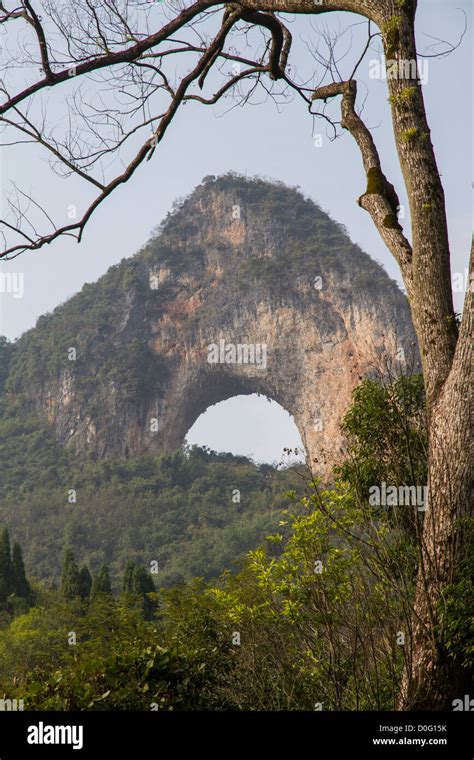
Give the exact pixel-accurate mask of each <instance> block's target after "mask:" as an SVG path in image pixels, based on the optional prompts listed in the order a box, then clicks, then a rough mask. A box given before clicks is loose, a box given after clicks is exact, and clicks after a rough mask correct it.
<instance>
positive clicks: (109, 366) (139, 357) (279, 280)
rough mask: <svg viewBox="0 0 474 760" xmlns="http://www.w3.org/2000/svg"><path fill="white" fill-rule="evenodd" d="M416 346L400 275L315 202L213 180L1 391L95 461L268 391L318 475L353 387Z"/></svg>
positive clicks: (26, 349)
mask: <svg viewBox="0 0 474 760" xmlns="http://www.w3.org/2000/svg"><path fill="white" fill-rule="evenodd" d="M414 346H415V338H414V333H413V328H412V325H411V321H410V316H409V309H408V305H407V302H406V299H405V297H404V296H403V295H402V293H401V292H400V291H399V289H398V288H397V286H396V284H395V283H394V282H392V281H391V280H390V279H389V278H388V276H387V275H386V274H385V273H384V271H383V270H382V269H381V267H380V266H379V265H377V264H376V263H375V262H374V261H372V260H371V259H370V258H369V257H368V256H367V255H366V254H365V253H364V252H363V251H361V250H360V249H359V248H358V247H357V246H355V245H353V244H352V243H351V242H350V240H349V239H348V237H347V235H346V234H345V232H344V230H343V229H342V228H341V227H340V226H339V225H337V224H336V223H335V222H333V221H332V220H331V219H329V217H328V216H327V215H326V214H324V213H323V212H322V211H321V210H320V209H319V208H318V207H317V206H315V205H314V204H313V203H312V202H310V201H308V200H305V199H304V198H303V197H302V196H301V195H300V194H299V193H298V192H297V191H295V190H293V189H290V188H286V187H284V186H283V185H278V184H271V183H267V182H263V181H261V180H245V179H242V178H239V177H234V176H225V177H221V178H219V179H217V180H215V179H214V178H206V180H205V181H203V184H202V185H200V186H199V187H198V188H197V189H196V190H195V191H194V193H193V194H192V195H191V196H190V198H188V199H187V200H186V201H185V202H183V203H182V204H181V205H180V207H178V208H177V209H176V210H175V212H174V213H173V214H171V215H169V217H168V218H167V219H166V220H165V222H164V223H163V224H162V226H161V228H160V230H159V231H158V233H157V235H156V236H154V237H153V238H152V239H151V240H150V241H149V242H148V243H147V244H146V245H145V246H144V248H143V249H142V250H141V251H140V252H139V253H138V254H136V255H135V256H134V257H133V258H130V259H126V260H124V261H123V262H122V263H121V264H120V265H117V266H115V267H112V268H111V269H110V270H109V271H108V272H107V274H106V275H104V277H102V278H101V279H100V280H99V281H98V282H97V283H95V284H94V285H86V286H85V287H84V288H83V290H82V291H81V293H79V294H78V295H77V296H75V297H74V298H72V299H71V300H70V301H68V302H67V303H66V304H64V305H63V306H61V307H59V308H58V309H56V310H55V311H54V312H53V314H51V315H48V316H46V317H43V318H41V319H40V320H39V322H38V325H37V326H36V328H35V329H34V330H31V331H30V332H29V333H27V334H26V335H25V336H24V337H23V338H22V339H21V340H20V342H19V344H18V346H17V348H16V351H15V356H14V359H13V362H12V368H11V371H10V377H9V379H8V381H7V392H8V393H9V394H10V395H11V396H12V397H14V398H15V399H16V400H17V401H19V402H20V403H23V404H24V405H25V407H26V408H27V409H28V410H30V411H34V412H36V413H41V414H46V415H47V416H48V418H49V419H50V420H51V421H52V422H53V423H54V425H55V428H56V431H57V436H58V438H59V440H60V441H61V442H63V443H64V444H65V445H67V446H69V447H73V448H74V449H75V450H76V451H77V452H78V453H91V454H93V455H95V456H98V457H103V456H107V455H112V454H113V455H117V454H118V455H123V456H128V455H130V454H137V453H140V452H142V451H144V450H146V449H150V448H152V449H174V448H177V447H179V446H180V445H181V444H182V443H183V440H184V437H185V435H186V433H187V432H188V430H189V428H190V427H191V425H192V424H193V423H194V421H195V420H196V419H197V417H198V416H199V415H200V414H201V413H202V412H204V411H205V410H206V408H207V407H208V406H210V405H212V404H215V403H217V402H219V401H222V400H224V399H226V398H229V397H231V396H234V395H237V394H242V393H243V394H245V393H256V392H257V393H261V394H264V395H266V396H268V397H270V398H272V399H274V400H276V401H278V402H279V403H280V404H281V405H282V406H283V407H284V408H285V409H287V411H288V412H290V413H291V414H292V415H293V417H294V419H295V422H296V425H297V426H298V429H299V431H300V433H301V436H302V439H303V441H304V443H305V445H306V448H307V452H308V454H309V456H310V457H311V459H313V460H317V461H318V464H317V465H316V470H318V467H319V469H320V470H321V471H323V472H324V471H325V470H326V469H327V468H328V466H329V465H330V464H331V463H332V462H333V461H334V460H335V459H336V458H337V454H338V451H339V448H340V444H341V440H340V431H339V425H340V420H341V417H342V415H343V414H344V412H345V410H346V409H347V407H348V405H349V403H350V397H351V392H352V390H353V388H354V387H355V385H356V384H357V383H358V382H359V380H360V378H361V377H362V376H364V375H367V374H371V373H372V372H374V371H376V370H377V369H379V368H380V367H381V365H382V363H383V362H385V361H390V362H393V361H395V363H396V364H397V365H399V364H400V363H401V364H403V363H404V361H405V360H406V359H408V358H409V357H412V356H413V355H414V353H415V348H414ZM245 423H246V421H245V420H242V424H245ZM249 423H250V421H249Z"/></svg>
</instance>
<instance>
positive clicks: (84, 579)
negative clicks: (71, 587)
mask: <svg viewBox="0 0 474 760" xmlns="http://www.w3.org/2000/svg"><path fill="white" fill-rule="evenodd" d="M91 589H92V576H91V574H90V572H89V568H88V567H87V565H82V567H81V569H80V571H79V595H80V597H81V599H83V600H84V601H87V599H89V597H90V594H91Z"/></svg>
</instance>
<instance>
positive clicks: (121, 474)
mask: <svg viewBox="0 0 474 760" xmlns="http://www.w3.org/2000/svg"><path fill="white" fill-rule="evenodd" d="M0 458H1V461H2V478H1V485H0V525H2V524H3V525H4V526H6V527H8V529H9V530H10V531H11V533H12V535H14V536H15V538H16V539H18V540H19V541H20V542H21V543H22V544H23V546H24V551H25V561H26V564H27V567H28V571H29V573H30V574H31V575H33V576H34V577H37V578H41V579H44V580H47V581H49V582H53V581H57V580H58V578H59V574H60V566H61V554H62V551H63V548H64V547H65V546H70V547H72V548H73V549H74V551H75V552H76V553H77V555H78V557H79V558H80V560H81V561H84V562H87V563H89V564H90V566H91V568H92V569H94V570H95V569H97V568H98V567H99V566H100V565H101V564H102V563H104V562H105V563H107V564H108V565H109V568H110V573H111V578H112V583H113V585H116V582H117V577H118V575H119V574H120V573H121V572H122V569H123V566H124V565H125V563H126V562H127V561H128V560H129V559H132V560H135V561H137V562H140V563H143V564H145V565H146V566H147V567H148V566H150V563H151V562H153V563H155V564H154V565H153V566H154V567H155V568H156V563H158V572H157V575H156V578H157V580H158V582H159V583H160V585H169V584H173V583H176V582H178V581H180V580H188V579H190V578H192V577H194V576H202V577H204V578H206V579H209V578H212V577H216V576H217V575H219V574H220V573H221V572H223V571H224V570H225V569H230V568H235V567H236V562H237V561H238V559H239V558H240V557H241V556H242V555H243V554H245V552H247V551H248V550H249V549H252V548H254V547H255V546H257V544H258V543H259V542H261V541H262V540H263V539H264V537H265V535H266V534H267V533H269V532H271V531H272V530H273V529H274V528H275V526H276V525H277V524H278V520H279V517H280V512H281V509H282V508H285V507H286V506H288V503H289V499H288V497H287V496H285V494H286V492H287V491H288V490H290V489H293V488H294V487H295V486H297V485H298V483H300V482H301V481H300V479H299V478H298V476H297V472H296V471H292V470H284V469H283V470H277V469H275V468H274V467H271V466H269V465H260V466H257V465H255V464H254V463H253V462H251V461H250V460H248V459H246V458H245V457H236V456H233V455H231V454H217V453H216V452H212V451H209V450H206V449H201V448H190V449H189V450H187V451H178V452H175V453H170V454H166V455H152V454H149V455H145V456H142V457H139V458H133V459H129V460H127V461H117V460H111V459H109V460H103V461H99V462H94V461H88V462H78V461H76V460H75V459H74V458H73V456H71V455H70V454H69V453H68V452H67V451H66V450H64V448H63V447H61V446H60V445H59V444H58V443H57V442H56V440H55V438H54V435H53V432H52V430H51V427H50V426H48V425H47V423H45V422H44V421H40V420H38V419H35V418H27V419H25V418H24V417H23V416H20V414H19V413H17V412H15V410H14V409H12V408H10V407H7V406H6V405H4V407H3V415H2V417H1V418H0Z"/></svg>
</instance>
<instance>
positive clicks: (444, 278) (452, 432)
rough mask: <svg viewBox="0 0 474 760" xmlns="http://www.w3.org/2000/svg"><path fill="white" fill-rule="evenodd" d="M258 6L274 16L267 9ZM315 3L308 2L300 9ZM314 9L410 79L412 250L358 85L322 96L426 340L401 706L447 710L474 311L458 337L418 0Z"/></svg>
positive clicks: (406, 114)
mask: <svg viewBox="0 0 474 760" xmlns="http://www.w3.org/2000/svg"><path fill="white" fill-rule="evenodd" d="M255 5H256V6H258V7H259V8H261V9H265V8H268V9H270V8H269V5H268V4H266V3H263V4H260V3H255ZM270 5H271V4H270ZM290 6H291V8H290ZM294 6H295V4H291V3H289V4H288V8H287V9H288V10H296V8H295V7H294ZM307 6H308V4H307V3H301V4H300V6H299V8H300V12H304V10H305V9H307ZM316 6H317V10H316V12H318V13H319V12H322V13H324V12H327V11H333V10H346V11H347V10H349V11H354V12H356V13H360V14H362V15H364V16H366V17H368V18H370V19H371V20H372V21H374V22H375V23H376V24H377V25H378V27H379V28H380V30H381V32H382V38H383V42H384V50H385V55H386V59H387V65H389V64H388V62H389V61H394V64H393V66H394V70H395V71H403V70H404V71H407V72H409V74H408V76H400V75H398V76H393V77H391V78H390V77H389V76H387V82H388V89H389V96H390V103H391V108H392V123H393V131H394V137H395V141H396V146H397V151H398V156H399V160H400V165H401V168H402V173H403V178H404V182H405V186H406V190H407V195H408V200H409V205H410V215H411V228H412V242H411V243H409V241H408V240H407V239H406V238H405V236H404V234H403V230H402V228H401V226H400V224H399V223H398V220H397V219H396V216H395V212H396V209H395V206H396V204H397V201H398V198H397V196H396V193H395V191H394V188H393V186H392V185H391V184H390V182H389V181H388V180H387V178H386V177H385V175H384V173H383V169H382V165H381V161H380V157H379V155H378V152H377V148H376V146H375V143H374V141H373V138H372V136H371V133H370V132H369V130H368V129H367V128H366V126H365V124H364V123H363V122H362V120H361V119H360V118H359V116H358V115H357V113H356V111H355V99H356V93H357V85H356V83H355V82H354V81H353V80H351V81H350V82H340V83H335V84H333V85H328V86H327V87H322V88H320V89H319V90H317V91H316V92H315V94H314V98H315V99H319V98H324V99H327V98H328V97H332V96H335V95H342V126H343V127H344V128H345V129H347V130H349V131H350V132H351V134H352V135H353V137H354V139H355V140H356V142H357V144H358V147H359V149H360V152H361V155H362V159H363V163H364V168H365V170H366V173H367V180H368V181H367V189H366V192H365V193H364V194H363V195H362V196H361V197H360V198H359V204H360V205H361V206H362V207H363V208H364V209H365V210H367V211H368V212H369V213H370V215H371V217H372V219H373V221H374V224H375V225H376V227H377V229H378V230H379V232H380V234H381V236H382V238H383V239H384V241H385V243H386V244H387V246H388V248H389V249H390V251H391V252H392V254H393V255H394V256H395V258H396V259H397V261H398V263H399V266H400V269H401V272H402V276H403V279H404V283H405V286H406V289H407V294H408V299H409V302H410V308H411V313H412V318H413V323H414V326H415V330H416V334H417V338H418V343H419V348H420V353H421V359H422V366H423V374H424V379H425V385H426V393H427V407H428V408H427V412H428V426H429V430H428V432H429V448H428V470H429V475H428V503H427V504H426V511H425V513H424V522H423V527H422V531H421V540H420V546H419V570H418V578H417V586H416V593H415V598H414V602H413V615H412V620H411V621H410V631H408V632H407V633H408V635H407V637H406V638H407V640H408V642H409V643H408V644H407V652H406V664H405V669H404V673H403V678H402V683H401V688H400V696H399V708H400V709H449V708H451V705H452V700H453V699H454V698H456V697H462V696H463V694H464V691H463V689H465V688H466V685H465V675H464V671H463V669H462V668H461V667H460V666H457V665H456V664H455V663H454V662H453V661H450V660H449V658H448V656H447V652H446V647H445V641H444V634H443V630H442V626H441V623H440V620H441V618H440V612H441V608H442V605H443V603H444V601H445V593H446V589H447V587H448V586H449V584H450V583H452V581H453V580H454V579H455V577H456V571H457V568H458V567H459V564H460V563H461V561H462V560H463V558H464V554H465V549H464V546H465V541H464V540H463V529H462V524H463V521H462V520H461V518H463V517H464V516H466V515H467V514H468V513H469V510H470V507H469V496H470V489H471V484H472V478H471V475H472V473H471V469H470V466H469V424H468V421H469V414H468V411H469V335H470V330H471V327H472V311H471V309H472V304H471V301H470V294H469V292H468V293H467V295H466V305H465V310H464V315H463V322H462V326H461V329H460V330H459V331H458V326H457V323H456V317H455V313H454V309H453V299H452V287H451V273H450V250H449V241H448V232H447V221H446V207H445V198H444V192H443V187H442V184H441V179H440V175H439V171H438V167H437V164H436V158H435V154H434V150H433V145H432V143H431V138H430V129H429V126H428V122H427V117H426V111H425V106H424V101H423V93H422V88H421V85H420V84H419V82H418V79H417V77H416V75H415V77H413V75H412V73H411V72H412V71H413V68H412V66H413V64H412V62H414V61H416V43H415V13H416V0H378V2H372V0H360V1H359V2H357V0H353V1H352V0H348V1H347V2H337V0H325V1H324V2H322V3H317V4H316ZM286 7H287V5H286V4H285V8H286ZM280 9H281V6H280ZM313 12H314V8H313ZM403 67H405V68H403Z"/></svg>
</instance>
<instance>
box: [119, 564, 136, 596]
mask: <svg viewBox="0 0 474 760" xmlns="http://www.w3.org/2000/svg"><path fill="white" fill-rule="evenodd" d="M135 567H136V565H135V562H133V560H131V559H130V560H128V562H127V566H126V568H125V574H124V576H123V584H122V591H123V593H124V594H133V578H134V574H135Z"/></svg>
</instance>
